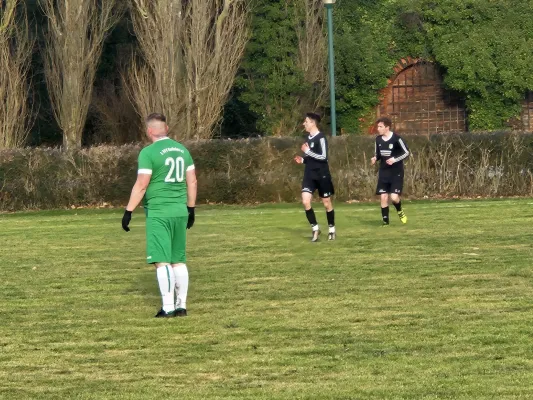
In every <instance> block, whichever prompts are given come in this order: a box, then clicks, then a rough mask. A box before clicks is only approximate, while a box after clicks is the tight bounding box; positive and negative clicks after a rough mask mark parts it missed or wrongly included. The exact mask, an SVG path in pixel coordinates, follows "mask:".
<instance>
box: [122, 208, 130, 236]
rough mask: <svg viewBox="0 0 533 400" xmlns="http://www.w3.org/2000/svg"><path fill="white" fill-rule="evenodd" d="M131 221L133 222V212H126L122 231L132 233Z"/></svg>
mask: <svg viewBox="0 0 533 400" xmlns="http://www.w3.org/2000/svg"><path fill="white" fill-rule="evenodd" d="M130 221H131V211H128V210H125V211H124V216H123V217H122V229H124V230H125V231H126V232H129V231H130V227H129V225H130Z"/></svg>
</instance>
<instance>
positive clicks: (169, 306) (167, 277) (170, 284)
mask: <svg viewBox="0 0 533 400" xmlns="http://www.w3.org/2000/svg"><path fill="white" fill-rule="evenodd" d="M156 274H157V282H158V283H159V291H160V292H161V299H162V301H163V311H164V312H167V313H168V312H171V311H174V309H175V308H174V286H176V278H175V276H174V271H173V270H172V267H171V266H170V265H165V266H164V267H158V268H157V269H156Z"/></svg>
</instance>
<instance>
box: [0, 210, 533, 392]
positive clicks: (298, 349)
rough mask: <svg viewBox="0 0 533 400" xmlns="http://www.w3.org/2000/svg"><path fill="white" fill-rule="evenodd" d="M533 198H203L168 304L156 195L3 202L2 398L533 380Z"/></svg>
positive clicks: (452, 387) (513, 385) (418, 388)
mask: <svg viewBox="0 0 533 400" xmlns="http://www.w3.org/2000/svg"><path fill="white" fill-rule="evenodd" d="M532 204H533V200H530V199H513V200H501V201H456V202H413V203H409V202H406V204H405V209H406V212H407V215H408V217H409V223H408V224H407V225H406V226H402V225H401V223H400V221H399V220H398V219H397V217H396V216H395V213H393V209H391V217H392V222H391V225H390V226H389V227H386V228H381V227H380V226H379V224H380V212H379V205H378V204H376V203H373V204H351V205H346V204H342V205H337V207H336V217H337V229H338V240H337V241H335V242H327V241H325V240H324V239H325V235H323V237H322V241H321V242H319V243H314V244H312V243H309V242H308V237H309V234H310V232H309V231H310V230H309V227H308V225H307V222H306V220H305V214H304V213H303V211H302V210H301V208H300V207H299V206H298V205H276V206H260V207H250V208H242V207H229V206H228V207H199V208H198V211H197V222H196V225H195V226H194V228H193V229H192V230H191V231H190V236H189V262H188V265H189V271H190V278H191V286H190V292H189V299H188V306H189V317H187V318H175V319H166V320H159V319H154V318H153V315H154V314H155V312H156V311H157V310H158V308H159V307H160V297H159V293H158V289H157V283H156V280H155V272H154V271H153V269H152V267H151V266H148V265H146V264H144V259H145V254H144V218H143V216H142V212H140V211H137V212H136V213H134V217H133V221H132V225H131V226H132V231H131V232H129V233H125V232H123V231H122V230H121V228H120V219H121V214H122V212H121V210H72V211H56V212H30V213H16V214H4V215H0V243H1V245H0V255H1V257H2V266H1V268H0V398H2V399H26V398H28V399H30V398H31V399H33V398H35V399H38V398H50V399H63V398H73V399H162V398H175V399H519V398H521V399H530V398H533V383H532V382H533V345H532V343H533V333H532V332H533V328H532V325H531V324H532V321H533V308H532V306H533V287H532V278H533V272H532V270H531V265H532V260H533V257H532V242H533V240H532V239H533V237H532V236H533V234H532V232H533V230H532V228H531V226H532V222H533V213H532V212H531V207H532ZM315 210H317V217H318V218H319V222H320V223H322V224H323V226H325V213H324V212H323V210H322V207H321V206H320V205H319V204H315ZM324 230H326V229H324Z"/></svg>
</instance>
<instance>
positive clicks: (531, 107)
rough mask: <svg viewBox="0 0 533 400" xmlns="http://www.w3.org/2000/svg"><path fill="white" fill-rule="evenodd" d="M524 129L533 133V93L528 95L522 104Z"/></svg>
mask: <svg viewBox="0 0 533 400" xmlns="http://www.w3.org/2000/svg"><path fill="white" fill-rule="evenodd" d="M522 127H523V128H522V129H524V130H525V131H528V132H533V92H528V93H527V94H526V98H525V100H524V101H523V102H522Z"/></svg>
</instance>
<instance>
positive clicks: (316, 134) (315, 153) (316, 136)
mask: <svg viewBox="0 0 533 400" xmlns="http://www.w3.org/2000/svg"><path fill="white" fill-rule="evenodd" d="M319 122H320V116H319V115H318V114H315V113H307V114H306V117H305V121H304V123H303V126H304V128H305V130H306V132H308V133H309V136H308V137H307V140H306V142H305V143H304V144H303V145H302V147H301V150H302V151H303V153H304V156H303V157H301V156H295V157H294V161H296V162H297V163H298V164H305V171H304V178H303V181H302V204H303V206H304V208H305V215H306V216H307V220H308V221H309V223H310V224H311V227H312V230H313V235H312V237H311V241H312V242H316V241H317V240H318V236H319V235H320V229H319V228H318V223H317V221H316V216H315V212H314V210H313V208H312V207H311V201H312V199H313V193H314V192H315V190H318V195H319V196H320V198H321V199H322V203H323V204H324V207H325V208H326V216H327V219H328V225H329V232H328V240H335V238H336V233H335V211H334V210H333V203H332V201H331V196H333V194H334V193H335V190H334V188H333V182H332V180H331V174H330V172H329V165H328V141H327V140H326V137H325V136H324V134H323V133H321V132H320V131H319V129H318V127H317V125H318V123H319Z"/></svg>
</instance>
